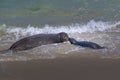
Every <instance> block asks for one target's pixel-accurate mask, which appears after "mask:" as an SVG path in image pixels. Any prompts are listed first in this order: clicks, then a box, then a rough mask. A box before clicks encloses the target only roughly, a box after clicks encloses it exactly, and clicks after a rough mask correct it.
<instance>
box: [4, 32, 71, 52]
mask: <svg viewBox="0 0 120 80" xmlns="http://www.w3.org/2000/svg"><path fill="white" fill-rule="evenodd" d="M68 38H69V37H68V34H67V33H65V32H61V33H58V34H37V35H33V36H29V37H26V38H23V39H21V40H19V41H17V42H15V43H14V44H13V45H12V46H11V47H10V48H9V49H8V50H9V51H10V50H11V51H22V50H28V49H32V48H34V47H38V46H41V45H46V44H52V43H63V42H65V41H68ZM8 50H6V51H8ZM4 51H5V50H4Z"/></svg>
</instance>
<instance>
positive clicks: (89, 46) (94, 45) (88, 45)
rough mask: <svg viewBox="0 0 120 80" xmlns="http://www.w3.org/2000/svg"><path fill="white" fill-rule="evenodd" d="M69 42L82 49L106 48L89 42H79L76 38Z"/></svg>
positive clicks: (70, 39)
mask: <svg viewBox="0 0 120 80" xmlns="http://www.w3.org/2000/svg"><path fill="white" fill-rule="evenodd" d="M69 42H70V43H71V44H74V45H78V46H82V47H88V48H92V49H104V48H105V47H102V46H100V45H98V44H96V43H93V42H89V41H77V40H75V39H74V38H69Z"/></svg>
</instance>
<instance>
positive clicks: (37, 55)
mask: <svg viewBox="0 0 120 80" xmlns="http://www.w3.org/2000/svg"><path fill="white" fill-rule="evenodd" d="M119 25H120V23H119V22H115V23H110V22H102V21H94V20H91V21H90V22H88V23H87V24H71V25H68V26H49V25H45V26H44V27H34V26H30V25H29V26H28V27H26V28H21V27H9V26H7V25H1V33H2V34H1V38H0V43H1V45H0V50H5V49H8V48H9V47H10V46H11V45H12V44H13V43H14V42H16V41H17V40H19V39H21V38H23V37H26V36H30V35H34V34H40V33H46V34H49V33H58V32H66V33H68V35H69V37H73V38H75V39H77V40H79V41H91V42H95V43H97V44H99V45H101V46H105V47H107V49H99V50H94V49H89V48H84V47H80V46H75V45H71V44H70V43H69V42H65V43H59V44H48V45H42V46H39V47H36V48H33V49H31V50H25V51H19V52H6V53H7V54H0V61H27V60H37V59H54V58H58V57H67V56H68V57H69V56H71V55H73V56H80V57H97V58H115V59H117V58H120V53H119V49H120V46H119V45H120V28H119Z"/></svg>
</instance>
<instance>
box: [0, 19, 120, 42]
mask: <svg viewBox="0 0 120 80" xmlns="http://www.w3.org/2000/svg"><path fill="white" fill-rule="evenodd" d="M117 25H120V21H118V22H114V23H113V22H112V23H111V22H103V21H95V20H91V21H89V22H88V23H86V24H78V23H77V24H71V25H67V26H59V25H58V26H50V25H45V26H43V27H35V26H31V25H28V26H27V27H26V28H22V27H11V26H6V25H5V24H4V25H2V26H0V27H4V31H6V33H7V34H12V35H14V37H15V39H16V40H18V39H19V38H20V36H26V35H27V36H30V35H34V34H39V33H59V32H66V33H68V34H69V33H70V34H73V33H93V32H96V31H105V30H108V29H111V28H113V27H116V26H117ZM1 29H2V28H1ZM5 29H6V30H5Z"/></svg>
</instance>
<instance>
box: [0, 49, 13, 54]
mask: <svg viewBox="0 0 120 80" xmlns="http://www.w3.org/2000/svg"><path fill="white" fill-rule="evenodd" d="M10 52H12V50H9V49H7V50H2V51H0V54H6V53H10Z"/></svg>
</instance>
